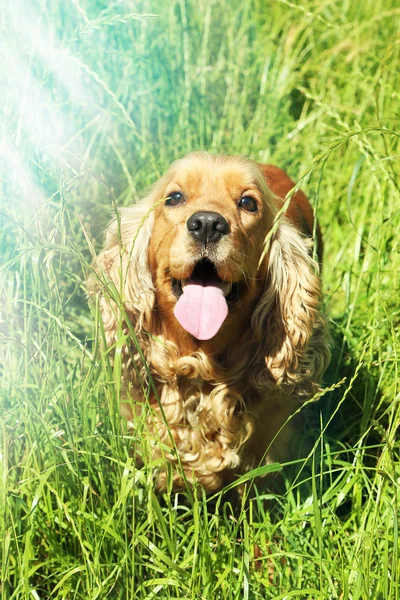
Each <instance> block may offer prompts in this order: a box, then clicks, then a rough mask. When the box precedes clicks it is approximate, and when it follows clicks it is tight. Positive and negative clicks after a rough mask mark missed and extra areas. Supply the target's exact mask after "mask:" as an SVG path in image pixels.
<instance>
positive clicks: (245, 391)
mask: <svg viewBox="0 0 400 600" xmlns="http://www.w3.org/2000/svg"><path fill="white" fill-rule="evenodd" d="M293 187H294V183H293V181H292V180H291V179H290V178H289V176H288V175H286V173H285V172H284V171H282V170H281V169H279V168H277V167H274V166H271V165H259V164H257V163H255V162H253V161H251V160H248V159H246V158H244V157H238V156H213V155H210V154H208V153H206V152H194V153H192V154H189V155H188V156H186V157H185V158H182V159H180V160H177V161H176V162H174V163H173V164H172V165H171V167H170V168H169V169H168V171H167V173H166V174H165V175H164V176H163V177H161V179H159V180H158V181H157V182H156V183H155V185H154V186H153V188H152V189H151V191H150V193H149V194H148V195H147V196H146V197H145V198H144V199H143V200H142V201H141V202H139V203H138V204H136V205H134V206H132V207H129V208H122V209H120V211H119V214H118V217H117V219H115V220H114V222H113V223H111V225H110V226H109V228H108V230H107V233H106V241H105V247H104V249H103V251H102V252H101V253H100V255H99V256H98V258H97V260H96V262H95V266H94V275H92V278H91V282H90V284H89V288H90V293H91V294H92V295H95V294H97V295H98V296H99V306H100V311H101V316H102V321H103V325H104V332H105V339H106V343H107V345H108V346H109V347H110V348H112V347H114V346H116V347H119V348H120V347H121V342H120V340H121V339H122V338H121V336H125V337H126V341H125V342H124V343H123V345H122V350H121V352H122V362H123V374H122V379H123V389H124V402H123V403H122V408H121V412H122V414H123V416H125V417H126V418H127V419H128V421H129V422H130V423H131V424H132V426H134V421H135V415H136V416H138V415H140V414H141V413H142V410H143V406H144V404H145V402H147V408H150V410H149V411H148V413H146V414H147V416H146V427H147V429H148V430H149V432H150V434H151V436H152V437H153V438H154V443H153V444H152V450H151V452H152V458H154V459H158V458H161V457H164V459H165V460H166V461H167V463H168V464H169V465H170V467H169V468H161V469H160V471H159V474H158V480H157V487H158V488H159V489H160V490H165V489H166V487H167V484H168V481H170V482H171V481H172V486H173V488H174V489H175V490H179V489H182V488H184V487H185V486H186V485H187V483H188V482H189V484H195V483H197V484H201V485H202V486H203V488H204V489H205V491H206V492H207V493H210V492H214V491H216V490H218V489H220V488H221V487H223V486H225V485H227V484H229V483H232V482H233V481H235V477H237V475H240V474H244V473H246V472H247V471H249V470H251V469H252V468H254V467H257V466H258V465H260V464H265V463H271V462H275V461H283V460H286V459H287V458H290V457H292V456H293V452H294V450H293V447H294V446H296V441H295V440H296V436H298V429H299V427H298V424H297V423H296V419H293V418H292V416H293V415H294V413H296V412H298V410H299V408H300V407H301V405H302V403H304V401H306V400H309V399H311V398H312V397H313V396H314V395H315V394H316V393H317V392H318V391H319V390H320V387H319V385H320V381H321V377H322V374H323V372H324V369H325V368H326V366H327V364H328V361H329V344H328V338H327V332H326V323H325V319H324V317H323V315H322V313H321V309H320V302H321V286H320V277H319V265H318V262H321V261H322V236H321V232H320V229H319V227H318V226H316V225H315V223H314V217H313V211H312V208H311V206H310V204H309V201H308V199H307V197H306V196H305V195H304V194H303V193H302V192H301V191H296V192H295V193H294V194H293V195H292V197H291V198H290V194H289V196H288V199H287V202H286V205H288V206H286V205H285V206H284V199H285V197H286V196H287V194H288V193H289V192H290V190H292V188H293ZM289 198H290V201H289ZM285 208H286V209H287V210H286V211H285V210H284V209H285ZM280 213H282V214H280ZM313 232H314V233H315V238H316V240H317V243H318V260H314V259H313V256H312V240H311V237H312V235H313ZM111 289H112V290H113V291H112V292H110V290H111ZM124 339H125V338H124ZM118 344H119V346H118ZM160 462H161V461H160ZM168 473H169V474H168Z"/></svg>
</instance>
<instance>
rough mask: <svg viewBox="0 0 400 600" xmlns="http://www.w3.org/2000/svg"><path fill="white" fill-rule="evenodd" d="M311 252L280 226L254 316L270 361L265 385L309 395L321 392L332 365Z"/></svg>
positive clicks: (296, 235) (291, 231)
mask: <svg viewBox="0 0 400 600" xmlns="http://www.w3.org/2000/svg"><path fill="white" fill-rule="evenodd" d="M309 251H310V244H309V243H308V241H307V240H306V239H305V238H304V237H303V236H302V235H301V234H300V233H299V232H298V231H297V230H296V229H295V228H294V227H293V226H292V225H290V224H289V223H287V222H283V223H281V224H280V225H279V227H278V229H277V231H276V233H275V235H274V238H273V240H272V243H271V246H270V251H269V256H268V260H267V261H266V267H265V288H264V293H263V295H262V297H261V298H260V300H259V302H258V304H257V305H256V307H255V310H254V312H253V316H252V329H253V334H254V335H255V336H256V339H257V342H258V343H257V345H256V346H257V348H260V350H259V352H260V351H261V352H262V355H263V357H262V358H263V360H264V365H263V370H264V376H262V373H261V372H260V370H259V371H258V375H257V377H258V378H259V381H260V380H261V381H262V380H264V384H265V383H267V381H266V379H267V380H269V382H270V383H272V382H273V383H274V384H275V385H278V386H282V385H283V386H285V385H286V386H289V387H291V388H296V391H297V393H300V394H304V395H307V394H310V393H311V394H313V393H315V392H316V391H317V389H318V382H319V379H320V377H321V376H322V373H323V371H324V369H325V367H326V366H327V363H328V361H329V348H328V343H327V335H326V329H325V321H324V318H323V317H322V315H321V313H320V294H321V289H320V279H319V276H318V265H317V264H316V263H315V261H313V259H312V258H311V256H310V252H309ZM260 358H261V357H259V359H260ZM257 362H258V365H260V364H261V361H260V360H258V361H257ZM265 366H266V367H267V369H266V372H265Z"/></svg>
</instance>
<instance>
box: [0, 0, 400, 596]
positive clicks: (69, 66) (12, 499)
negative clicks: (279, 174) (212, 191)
mask: <svg viewBox="0 0 400 600" xmlns="http://www.w3.org/2000/svg"><path fill="white" fill-rule="evenodd" d="M399 23H400V8H399V6H398V3H397V2H396V1H395V0H379V1H373V0H366V1H365V2H362V3H355V2H350V1H349V0H324V1H322V2H321V1H320V0H304V2H298V1H295V2H290V1H288V0H267V1H265V0H249V1H248V2H242V1H239V0H230V1H226V0H196V1H195V0H172V1H169V2H167V1H164V0H158V1H156V0H141V1H139V0H138V1H134V0H126V1H125V0H121V1H115V2H100V1H98V0H82V1H78V0H63V1H61V0H55V1H54V0H52V1H50V0H47V1H46V0H35V1H33V0H32V1H29V0H17V1H15V2H4V3H3V4H2V5H1V7H0V374H1V376H2V384H1V390H0V402H1V405H0V414H1V432H2V433H1V436H2V440H1V441H2V447H3V451H2V454H1V459H2V463H3V464H2V472H3V475H4V476H3V480H2V481H3V489H2V490H1V492H2V495H1V502H2V507H1V508H2V513H3V515H4V520H3V525H1V524H0V533H1V535H0V537H1V538H2V542H1V543H2V588H1V591H2V593H3V597H4V598H9V597H12V598H25V597H26V598H31V597H34V598H47V597H57V598H80V597H82V598H83V597H85V596H86V597H91V598H95V597H96V598H97V597H99V598H105V597H113V598H114V597H115V598H117V597H118V598H119V597H121V598H125V597H132V598H134V597H138V598H142V597H143V598H145V597H149V598H150V597H154V595H155V594H156V593H158V594H159V595H160V594H161V593H163V594H165V597H168V598H170V597H179V598H183V597H191V598H193V597H204V598H219V597H221V598H234V597H240V598H249V597H251V598H258V597H280V598H281V597H282V598H283V597H288V596H287V595H285V594H288V593H290V594H291V597H294V596H293V594H294V593H295V592H294V590H298V592H296V593H297V596H296V597H299V598H305V597H307V598H308V597H310V598H311V597H321V598H328V597H329V598H341V599H342V598H352V599H353V598H362V599H364V598H368V597H370V598H374V600H376V599H378V598H382V600H388V599H389V598H397V597H398V596H397V595H396V594H398V562H397V561H398V555H397V541H398V538H397V535H398V534H397V531H398V528H397V527H398V525H397V518H398V486H399V476H400V472H399V465H398V440H397V438H396V435H397V431H398V426H399V390H398V381H399V376H398V372H399V322H400V316H399V302H398V290H399V289H400V285H399V273H400V260H399V253H398V249H399V231H400V217H399V215H400V197H399V183H398V165H399V116H400V115H399V106H400V103H399V86H398V72H399V51H400V43H399V41H400V40H399ZM195 149H206V150H209V151H211V152H214V153H220V152H225V153H228V154H236V153H238V154H245V155H247V156H250V157H251V158H253V159H255V160H256V161H259V162H271V163H273V164H277V165H279V166H281V167H283V168H285V169H286V170H287V171H288V172H289V174H290V175H291V176H292V178H293V179H295V180H300V181H301V186H302V188H303V189H304V190H305V191H306V192H307V193H308V195H309V196H310V199H311V202H312V204H313V206H314V208H315V211H316V214H317V217H318V219H319V222H320V224H321V227H322V229H323V233H324V240H325V261H324V270H323V280H324V288H325V303H326V310H327V312H328V314H329V316H330V319H331V333H332V340H333V341H332V345H333V356H334V359H333V361H332V365H331V368H330V371H329V373H328V375H327V383H329V384H331V383H337V382H338V381H340V380H341V379H342V378H343V377H344V376H346V377H347V380H346V383H345V384H344V385H343V386H341V387H339V389H338V390H336V391H333V392H332V393H329V394H327V395H326V397H325V398H324V399H323V401H322V402H321V403H320V413H319V414H316V415H315V414H314V415H313V414H311V415H310V423H311V425H310V427H313V428H314V427H315V428H316V430H317V431H319V432H320V431H321V428H322V430H323V435H322V437H321V440H322V441H320V453H321V456H323V457H324V458H323V459H322V458H321V463H320V476H321V480H320V481H321V482H322V481H323V485H322V483H321V488H318V490H317V489H315V490H313V491H311V490H310V483H309V481H308V483H307V482H306V483H305V489H306V490H308V491H307V492H305V495H304V494H303V495H302V494H299V493H298V490H297V487H296V486H294V487H293V488H292V487H290V485H289V484H288V489H287V491H286V495H285V496H284V499H283V500H282V503H281V504H279V505H280V507H281V512H280V513H279V515H280V516H279V517H278V516H277V517H276V520H275V524H273V525H272V524H271V522H270V520H269V517H268V515H265V514H264V512H263V511H264V509H263V508H262V507H261V504H262V503H261V504H260V502H259V499H257V500H256V501H255V505H254V506H255V507H256V508H254V513H253V512H251V515H250V517H249V516H248V513H246V511H243V513H242V514H241V517H240V519H239V520H238V521H236V524H235V525H233V524H232V523H233V522H234V521H232V520H231V519H230V517H229V518H228V517H227V518H222V517H221V519H220V520H219V517H217V516H215V515H214V520H211V521H209V522H208V521H207V519H206V518H205V516H204V515H205V514H206V512H204V511H206V506H207V503H206V502H205V501H204V504H202V505H199V504H196V503H195V505H192V507H191V508H192V511H193V519H194V520H192V521H190V517H188V516H187V515H186V513H185V515H186V517H185V519H186V521H185V524H184V527H183V526H182V522H181V521H179V519H178V520H177V521H175V520H174V519H177V517H176V515H175V513H173V511H172V508H171V505H169V504H168V502H167V504H166V505H165V506H162V507H161V508H160V505H159V504H158V500H157V499H156V498H155V496H154V494H152V493H151V476H149V477H148V479H146V477H147V475H146V474H145V475H143V477H144V479H143V477H142V475H140V473H139V475H138V474H137V472H136V471H135V470H134V467H133V466H132V463H131V462H129V460H130V459H129V447H130V445H131V442H132V440H130V438H129V436H128V437H124V436H122V435H120V425H119V421H118V416H117V411H118V407H117V402H116V400H115V390H114V387H115V386H114V378H115V373H113V371H112V369H111V367H110V365H109V363H108V362H107V359H104V358H103V359H102V360H100V361H97V360H96V358H95V355H96V343H97V341H96V339H95V336H94V334H93V330H94V329H93V317H92V315H91V314H90V312H89V308H88V306H87V302H86V296H85V279H86V276H87V273H88V271H89V264H90V262H91V260H92V257H93V251H94V250H99V248H100V246H101V243H102V239H103V231H104V228H105V226H106V224H107V222H108V221H109V219H110V217H111V216H112V215H113V214H114V213H115V210H116V207H117V206H123V205H129V204H130V203H132V202H135V201H137V199H138V198H139V197H140V196H141V195H142V194H143V193H144V191H145V190H146V189H147V187H148V186H149V185H151V184H152V183H153V182H154V181H155V180H156V179H157V178H158V177H159V176H160V175H161V174H162V173H163V172H164V171H165V169H166V168H167V167H168V165H169V164H170V163H171V161H173V160H174V159H176V158H178V157H180V156H183V155H184V154H186V153H187V152H189V151H191V150H195ZM93 340H94V341H93ZM317 413H318V410H317ZM333 416H334V418H333ZM313 419H314V421H313ZM331 419H332V423H331V426H330V428H327V425H328V423H330V422H331ZM317 462H318V461H317ZM126 473H128V474H129V477H131V476H132V477H133V478H134V481H135V486H134V487H133V491H132V486H133V479H129V486H130V487H129V486H128V488H124V485H125V484H126V477H127V475H126ZM143 473H146V472H145V471H143ZM124 477H125V479H124ZM135 478H136V479H135ZM126 489H128V491H129V493H128V492H126ZM124 490H125V491H124ZM317 492H318V493H317ZM319 493H321V495H320V496H319V495H318V494H319ZM121 494H122V495H121ZM124 494H125V495H124ZM129 494H131V495H129ZM307 494H309V495H307ZM121 498H122V500H121ZM132 498H133V500H132ZM310 498H311V500H310ZM88 499H89V500H90V501H89V500H88ZM131 500H132V501H131ZM86 503H87V504H86ZM135 503H137V504H135ZM146 503H147V504H146ZM89 505H90V506H89ZM252 506H253V505H252ZM138 507H139V508H138ZM149 507H150V508H149ZM154 507H156V508H154ZM157 507H158V508H157ZM199 507H200V508H199ZM392 508H393V510H392ZM152 510H153V511H154V510H157V511H158V510H159V511H161V512H157V515H158V525H157V524H156V522H157V519H154V516H152ZM182 510H183V511H185V510H186V509H182ZM251 510H252V511H253V508H252V509H251ZM319 510H320V511H321V512H320V513H319V512H318V511H319ZM163 511H164V512H163ZM196 511H198V512H196ZM202 511H203V512H202ZM257 511H258V512H257ZM178 512H179V511H178ZM116 514H118V518H116V517H115V515H116ZM160 514H162V515H164V517H165V519H169V526H170V527H171V528H172V529H175V530H176V531H175V538H174V540H175V541H174V542H172V541H171V539H170V538H169V537H168V536H167V535H166V533H165V528H163V526H162V525H161V524H160V523H161V521H160V518H159V515H160ZM176 514H178V513H176ZM179 514H180V515H181V513H179ZM182 514H183V513H182ZM90 515H92V516H90ZM93 515H94V516H93ZM173 515H175V516H173ZM196 515H197V516H196ZM199 515H200V516H199ZM396 515H397V516H396ZM225 516H226V515H225ZM198 518H201V519H203V518H204V530H203V531H202V532H200V531H199V528H198V521H196V519H198ZM321 518H323V524H324V526H323V527H322V526H321V523H322V521H321ZM246 519H247V520H246ZM179 523H181V524H180V525H179ZM207 523H208V525H207ZM112 525H115V529H113V528H112ZM1 528H3V529H1ZM232 528H233V529H232ZM235 528H236V529H235ZM187 531H191V532H192V534H191V535H193V539H196V544H197V545H196V546H195V549H194V548H193V546H192V545H191V544H190V543H187V540H186V537H185V536H186V535H187ZM60 532H62V535H61V534H60ZM121 532H122V533H121ZM132 532H134V533H132ZM143 532H144V533H143ZM120 534H121V535H120ZM136 534H137V535H138V538H137V539H138V540H141V541H137V542H134V541H132V539H133V540H134V539H135V535H136ZM132 535H133V538H132ZM140 535H142V538H143V536H144V541H143V539H142V538H140ZM146 536H147V537H146ZM238 536H239V537H238ZM274 536H275V537H274ZM276 536H278V537H276ZM239 538H240V539H241V542H240V543H239V542H238V541H237V540H238V539H239ZM146 539H147V540H152V542H151V543H154V544H155V545H156V547H157V548H158V550H159V552H161V554H162V558H160V554H154V553H153V552H152V550H151V549H149V548H150V546H148V545H146V543H145V542H146ZM271 539H273V540H274V541H273V542H271V541H270V540H271ZM185 540H186V541H185ZM218 540H223V543H220V544H219V545H218V542H217V541H218ZM235 540H236V541H235ZM255 540H256V542H257V545H258V546H259V547H260V548H261V551H262V552H263V553H264V557H265V556H268V555H271V554H272V558H271V561H272V562H273V567H274V568H273V569H272V575H271V568H270V567H271V562H270V561H269V562H268V561H266V560H264V562H263V563H262V564H263V567H262V568H258V567H257V568H253V570H252V568H251V565H253V567H254V564H253V563H252V561H253V559H252V558H249V557H252V556H253V554H252V553H253V550H252V549H253V548H254V543H255ZM135 544H137V545H135ZM213 544H216V545H213ZM271 547H272V552H271V551H270V548H271ZM199 548H200V549H201V551H200V550H199ZM246 557H247V558H246ZM135 561H136V562H135ZM152 561H153V562H152ZM157 561H159V562H158V563H157ZM171 561H172V563H171ZM174 561H178V563H179V562H180V563H181V564H183V565H184V566H183V567H182V568H181V571H179V570H178V571H177V570H176V569H174V567H173V566H171V565H174V564H175V562H174ZM182 561H183V562H182ZM148 564H150V565H153V566H152V567H150V568H149V569H148ZM155 564H156V566H154V565H155ZM160 565H161V566H160ZM152 568H153V571H152V570H151V569H152ZM249 569H250V570H249ZM155 572H156V573H161V572H162V576H163V577H164V578H165V581H164V580H163V581H164V582H163V584H160V583H159V582H158V583H157V582H154V583H152V577H153V576H154V573H155ZM159 577H161V575H159ZM149 582H150V583H149ZM168 582H169V583H168ZM171 582H172V583H171ZM271 582H272V583H271ZM160 586H161V587H160ZM307 586H308V588H309V590H311V591H308V592H307V591H305V590H306V589H308V588H307ZM177 588H179V592H175V591H176V589H177ZM160 590H163V592H161V591H160ZM171 590H172V591H171ZM174 590H175V591H174ZM277 590H278V591H277ZM302 590H303V591H302ZM292 592H293V593H292ZM175 593H176V596H174V594H175ZM152 594H153V595H152ZM277 594H278V595H277ZM279 594H282V595H279Z"/></svg>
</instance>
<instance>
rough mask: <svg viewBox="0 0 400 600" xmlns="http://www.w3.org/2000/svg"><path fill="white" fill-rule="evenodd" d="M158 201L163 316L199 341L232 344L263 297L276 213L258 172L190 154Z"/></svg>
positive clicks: (153, 254) (156, 243)
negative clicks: (265, 256)
mask: <svg viewBox="0 0 400 600" xmlns="http://www.w3.org/2000/svg"><path fill="white" fill-rule="evenodd" d="M160 199H162V200H161V202H159V200H160ZM156 202H157V206H156V208H155V210H154V224H153V230H152V235H151V237H150V240H149V267H150V270H151V274H152V278H153V282H154V286H155V290H156V296H157V305H158V307H159V309H160V311H161V313H162V315H163V317H164V318H165V319H167V321H168V323H169V325H170V327H171V328H175V329H177V330H179V329H180V328H182V329H183V330H185V332H188V333H190V334H191V335H192V336H193V337H194V338H195V339H197V340H199V341H205V340H210V339H212V338H215V336H218V334H219V333H221V335H222V336H223V337H224V338H226V337H229V336H228V335H227V334H228V331H229V330H230V336H231V338H233V337H234V335H235V334H236V332H237V331H238V330H240V329H241V322H242V321H243V320H244V319H245V318H246V317H247V318H248V316H249V311H250V310H251V308H252V307H253V305H254V302H255V299H256V298H257V297H258V296H259V295H260V292H261V290H262V286H263V282H262V279H263V278H262V276H261V275H260V272H259V268H258V262H259V259H260V256H261V253H262V250H263V244H264V239H265V235H266V232H268V230H269V229H270V227H271V225H272V220H273V217H274V214H275V212H276V208H275V205H274V202H273V200H272V197H271V193H270V192H269V191H268V189H267V187H266V184H265V180H264V178H263V176H262V174H261V172H260V170H259V169H258V168H257V166H256V165H255V164H254V163H251V162H250V161H247V160H245V159H241V158H232V157H211V156H210V155H207V154H205V153H204V154H200V153H196V154H192V155H189V156H188V157H186V158H184V159H182V160H179V161H177V162H176V163H174V164H173V165H172V166H171V168H170V169H169V171H168V173H167V174H166V175H165V177H164V178H163V179H162V180H161V182H160V183H159V184H158V185H157V194H156ZM221 335H220V336H219V338H221ZM186 336H187V333H186ZM217 345H218V341H217Z"/></svg>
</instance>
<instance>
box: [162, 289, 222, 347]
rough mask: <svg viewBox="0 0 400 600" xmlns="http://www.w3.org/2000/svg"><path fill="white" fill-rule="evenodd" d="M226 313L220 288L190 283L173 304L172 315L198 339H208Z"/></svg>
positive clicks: (216, 330) (212, 335) (217, 329)
mask: <svg viewBox="0 0 400 600" xmlns="http://www.w3.org/2000/svg"><path fill="white" fill-rule="evenodd" d="M227 314H228V305H227V303H226V300H225V298H224V294H223V292H222V290H221V288H219V287H217V286H214V285H205V286H203V285H200V284H198V283H190V284H188V285H186V286H185V288H184V290H183V294H182V296H181V297H180V298H179V300H178V302H177V303H176V305H175V309H174V315H175V317H176V318H177V319H178V321H179V323H180V324H181V325H182V327H183V328H184V329H186V331H188V332H189V333H191V334H192V335H193V336H194V337H195V338H197V339H198V340H210V339H211V338H212V337H214V335H215V334H216V333H217V332H218V331H219V329H220V327H221V325H222V323H223V322H224V321H225V319H226V317H227Z"/></svg>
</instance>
